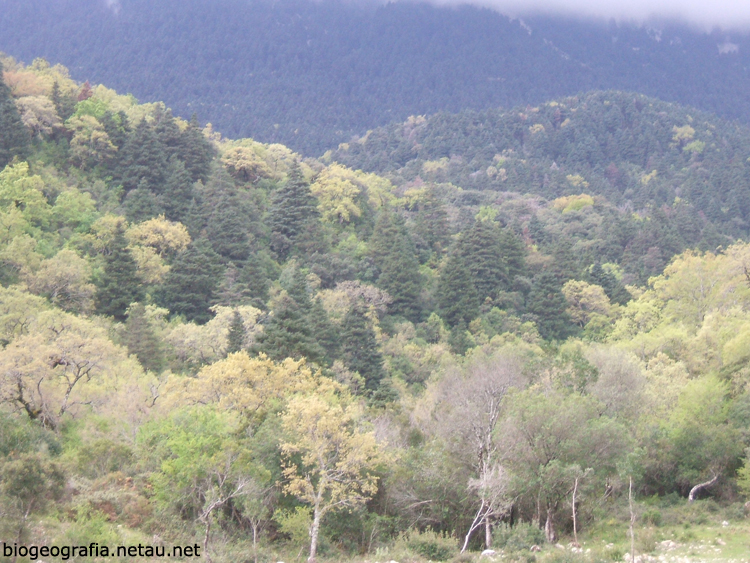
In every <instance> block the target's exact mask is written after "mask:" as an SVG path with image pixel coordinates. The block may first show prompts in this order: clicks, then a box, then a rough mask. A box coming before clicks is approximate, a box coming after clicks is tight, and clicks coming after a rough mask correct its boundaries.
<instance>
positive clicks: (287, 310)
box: [253, 292, 325, 362]
mask: <svg viewBox="0 0 750 563" xmlns="http://www.w3.org/2000/svg"><path fill="white" fill-rule="evenodd" d="M253 349H254V351H256V352H264V353H265V354H266V355H267V356H268V357H269V358H271V359H273V360H276V361H281V360H283V359H284V358H295V359H299V358H307V359H308V360H309V361H311V362H320V361H321V360H322V359H323V357H324V356H325V351H324V350H323V348H322V347H321V346H320V345H319V344H318V343H317V342H316V341H315V338H314V336H313V332H312V326H311V324H310V318H309V316H308V315H307V314H306V312H305V311H304V309H303V308H302V307H300V305H299V303H297V301H295V300H294V299H293V298H292V297H291V296H290V295H289V294H288V293H286V292H284V293H282V295H281V296H280V297H279V298H278V300H277V302H276V306H275V307H274V309H273V313H272V315H271V317H270V318H269V320H268V322H267V323H266V325H265V326H264V327H263V332H261V333H260V334H259V335H258V336H257V338H256V344H255V346H254V347H253Z"/></svg>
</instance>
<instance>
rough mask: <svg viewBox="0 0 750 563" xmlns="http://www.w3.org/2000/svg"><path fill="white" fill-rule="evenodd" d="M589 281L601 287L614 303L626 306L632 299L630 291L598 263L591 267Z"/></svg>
mask: <svg viewBox="0 0 750 563" xmlns="http://www.w3.org/2000/svg"><path fill="white" fill-rule="evenodd" d="M589 280H590V281H591V283H593V284H596V285H599V286H601V287H602V289H604V293H606V294H607V297H609V298H610V300H611V301H612V302H613V303H619V304H620V305H624V304H625V303H627V302H628V301H630V299H631V298H632V297H631V295H630V293H628V290H627V289H625V287H624V286H623V285H622V283H620V280H618V279H617V278H616V277H615V276H614V275H613V274H612V273H611V272H609V271H607V270H605V269H604V268H602V266H601V264H599V263H598V262H597V263H596V264H594V265H593V266H592V267H591V270H590V272H589Z"/></svg>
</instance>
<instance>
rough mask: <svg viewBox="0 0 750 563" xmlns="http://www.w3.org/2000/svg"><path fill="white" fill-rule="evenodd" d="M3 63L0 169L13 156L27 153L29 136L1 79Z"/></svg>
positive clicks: (0, 98)
mask: <svg viewBox="0 0 750 563" xmlns="http://www.w3.org/2000/svg"><path fill="white" fill-rule="evenodd" d="M2 77H3V65H2V63H0V170H2V169H3V168H5V165H6V164H8V163H9V162H10V161H11V160H12V159H13V157H14V156H18V157H22V158H23V157H25V156H26V155H27V154H28V150H29V144H30V142H31V137H30V135H29V133H28V131H27V130H26V127H24V125H23V121H21V115H20V114H19V113H18V109H17V108H16V104H15V102H14V101H13V97H12V96H11V94H10V88H8V85H7V84H5V81H4V80H3V78H2Z"/></svg>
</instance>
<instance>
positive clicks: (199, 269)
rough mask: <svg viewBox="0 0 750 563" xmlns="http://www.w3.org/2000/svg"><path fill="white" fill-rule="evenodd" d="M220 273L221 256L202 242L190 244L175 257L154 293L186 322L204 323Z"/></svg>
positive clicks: (212, 303)
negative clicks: (182, 316)
mask: <svg viewBox="0 0 750 563" xmlns="http://www.w3.org/2000/svg"><path fill="white" fill-rule="evenodd" d="M222 271H223V267H222V265H221V257H220V256H219V255H218V254H216V253H215V252H214V251H213V250H212V249H211V246H210V245H209V244H208V243H207V242H206V241H205V240H203V239H199V240H197V241H194V242H193V243H192V244H191V245H190V246H188V248H187V249H185V250H184V251H183V252H181V253H180V254H178V255H177V257H176V258H175V261H174V263H173V264H172V267H171V269H170V270H169V272H168V273H167V275H166V276H165V278H164V282H163V283H162V285H161V287H160V288H159V291H158V292H157V294H156V297H157V300H158V302H159V304H161V305H162V306H163V307H166V308H167V309H169V310H170V311H171V312H172V313H173V314H175V315H184V317H185V319H186V320H188V321H195V322H197V323H205V322H208V321H209V320H211V317H212V313H211V311H210V307H211V306H212V305H214V303H215V301H216V291H217V289H218V286H219V282H220V280H221V273H222Z"/></svg>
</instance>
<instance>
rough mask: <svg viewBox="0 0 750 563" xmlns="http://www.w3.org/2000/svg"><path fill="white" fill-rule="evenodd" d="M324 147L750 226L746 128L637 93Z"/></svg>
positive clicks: (422, 170) (382, 168) (363, 164)
mask: <svg viewBox="0 0 750 563" xmlns="http://www.w3.org/2000/svg"><path fill="white" fill-rule="evenodd" d="M328 157H329V158H331V159H333V160H335V161H338V162H341V163H343V164H346V165H347V166H350V167H354V168H362V169H364V170H368V171H373V172H379V173H388V174H390V176H391V177H392V178H393V179H394V181H396V182H410V181H414V180H416V179H420V180H424V181H443V182H445V181H449V182H452V183H454V184H455V185H457V186H460V187H462V188H465V189H473V190H490V191H498V192H521V193H533V194H538V195H541V196H543V197H546V198H555V197H560V196H567V195H572V194H579V193H581V192H585V193H588V194H592V195H602V196H605V197H606V198H607V199H608V200H609V201H610V202H612V203H614V204H616V205H618V206H622V207H623V208H629V209H631V210H635V211H637V210H646V209H650V208H655V207H659V206H663V205H667V206H672V205H674V204H675V203H676V202H683V203H688V204H691V205H694V206H695V207H696V209H697V210H698V211H700V213H702V214H703V215H705V216H706V217H708V219H709V220H710V221H712V222H714V223H715V224H716V225H717V226H718V227H719V228H720V229H721V230H723V231H724V232H727V233H731V234H733V235H734V236H746V235H747V232H748V231H747V226H748V220H750V163H748V158H749V157H750V130H749V129H748V128H747V127H745V126H741V125H738V124H735V123H731V122H727V121H724V120H721V119H718V118H716V117H714V116H712V115H710V114H706V113H703V112H700V111H697V110H695V109H690V108H687V107H684V106H679V105H675V104H670V103H667V102H662V101H659V100H656V99H653V98H648V97H646V96H643V95H640V94H632V93H625V92H591V93H587V94H582V95H579V96H575V97H570V98H564V99H560V100H558V101H552V102H549V103H546V104H543V105H541V106H539V107H522V108H516V109H513V110H510V111H501V110H487V111H484V112H472V111H465V112H462V113H458V114H445V113H443V114H438V115H434V116H432V117H429V118H423V117H417V118H409V120H407V121H406V122H404V123H400V124H392V125H389V126H387V127H383V128H379V129H375V130H372V131H370V132H368V133H367V135H365V136H363V137H362V138H359V139H357V140H354V141H352V142H351V143H346V144H343V145H341V146H340V147H339V148H338V149H337V150H336V151H333V152H331V153H329V155H328Z"/></svg>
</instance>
